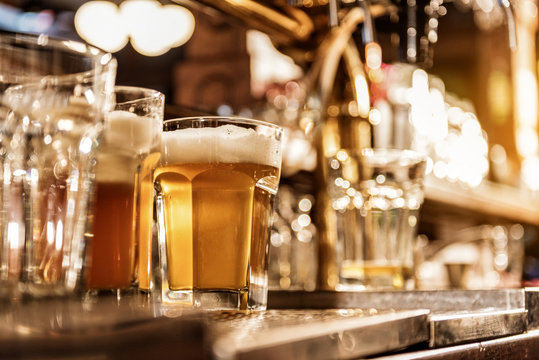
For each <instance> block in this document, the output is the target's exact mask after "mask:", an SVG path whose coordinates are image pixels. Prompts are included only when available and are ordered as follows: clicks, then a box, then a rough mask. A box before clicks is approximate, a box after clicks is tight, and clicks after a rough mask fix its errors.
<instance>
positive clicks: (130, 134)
mask: <svg viewBox="0 0 539 360" xmlns="http://www.w3.org/2000/svg"><path fill="white" fill-rule="evenodd" d="M115 97H116V105H115V107H114V111H112V112H110V113H108V114H106V115H105V127H104V131H103V135H102V137H101V139H100V142H99V148H98V151H97V163H96V168H95V197H94V206H93V211H92V215H91V218H90V221H91V223H92V231H89V232H88V234H87V236H88V237H89V247H88V250H89V251H88V252H87V253H88V257H87V267H86V271H85V279H86V288H87V289H88V290H92V291H94V290H95V291H97V292H102V291H105V292H109V291H128V290H134V289H135V286H136V285H137V283H138V286H139V287H140V288H141V289H144V290H149V289H150V266H151V264H150V254H151V238H152V224H153V211H152V210H153V177H152V175H153V170H154V169H155V166H156V165H157V162H158V161H159V156H160V143H161V129H162V127H163V113H164V105H165V96H164V95H163V94H162V93H160V92H159V91H156V90H152V89H146V88H140V87H133V86H116V87H115Z"/></svg>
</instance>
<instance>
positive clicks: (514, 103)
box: [0, 0, 539, 290]
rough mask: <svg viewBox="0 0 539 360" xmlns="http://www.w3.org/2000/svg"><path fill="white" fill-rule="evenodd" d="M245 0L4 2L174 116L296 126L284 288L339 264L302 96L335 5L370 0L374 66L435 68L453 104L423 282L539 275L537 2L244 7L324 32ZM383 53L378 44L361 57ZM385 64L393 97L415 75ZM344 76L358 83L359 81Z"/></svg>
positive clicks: (287, 195)
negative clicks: (111, 61) (101, 54)
mask: <svg viewBox="0 0 539 360" xmlns="http://www.w3.org/2000/svg"><path fill="white" fill-rule="evenodd" d="M230 3H231V2H230V1H223V2H221V3H220V2H219V1H217V2H215V1H211V0H207V1H188V0H185V1H182V0H178V1H174V2H173V1H164V0H161V1H157V0H125V1H122V0H113V1H82V0H47V1H45V0H43V1H40V0H0V30H1V31H6V32H21V33H45V34H49V35H50V36H54V37H62V38H68V39H77V40H83V41H86V42H89V43H91V44H93V45H95V46H97V47H100V48H103V49H104V50H107V51H110V52H113V53H114V55H115V56H116V58H117V59H118V63H119V66H118V76H117V83H118V84H122V85H137V86H143V87H149V88H153V89H157V90H159V91H161V92H163V93H165V95H166V102H167V107H166V117H168V118H171V117H176V116H184V115H190V114H195V113H210V114H222V115H230V114H236V115H241V116H247V117H255V118H261V119H265V120H269V121H273V122H279V123H281V124H283V125H285V126H286V125H287V124H288V123H290V124H292V123H293V124H294V125H291V126H290V129H291V132H290V133H289V140H290V141H289V145H288V148H287V149H286V150H285V160H284V161H285V164H284V168H283V180H282V186H281V190H280V193H279V203H278V205H277V208H276V219H275V221H274V223H275V225H274V232H273V234H272V243H271V246H272V248H271V259H272V261H271V262H270V281H271V285H272V287H273V288H279V289H306V290H313V289H315V288H317V287H321V288H327V287H331V280H328V278H329V277H331V276H330V275H328V273H330V272H331V270H330V269H329V270H328V265H327V264H325V261H326V260H327V259H325V258H324V256H325V255H324V251H323V241H324V240H323V235H321V233H322V232H323V229H322V230H321V229H320V228H319V226H318V222H317V220H316V213H315V209H316V201H317V198H318V197H317V190H316V187H317V186H316V171H315V170H316V162H317V160H316V154H315V151H313V149H312V144H310V140H309V137H308V136H305V134H307V133H308V131H307V129H308V127H309V125H308V124H307V125H305V124H302V122H301V119H302V115H301V114H300V112H301V109H300V108H299V104H301V103H302V101H303V100H302V99H304V98H305V93H304V91H305V90H304V89H305V87H304V84H305V83H308V78H309V74H310V70H311V65H312V64H313V63H314V64H316V58H317V56H319V55H317V54H319V52H318V50H319V48H320V47H321V44H322V43H323V39H324V38H325V37H326V36H327V33H329V31H330V29H331V27H332V26H335V25H336V24H332V21H334V20H332V18H331V16H332V14H337V13H338V9H337V10H335V9H333V10H332V6H338V7H340V9H341V10H342V9H350V8H351V7H352V6H364V5H365V3H366V4H367V5H366V6H370V9H371V10H372V11H371V15H372V18H371V17H364V19H363V21H362V23H363V25H362V28H361V29H360V30H358V31H356V32H355V33H354V36H356V37H358V39H356V41H357V42H362V41H363V42H366V39H368V38H369V37H373V38H374V39H371V40H375V41H376V43H378V44H379V49H378V51H377V52H375V53H376V54H378V56H381V58H380V59H379V60H380V61H379V64H378V65H375V66H374V67H373V69H375V70H380V69H381V71H386V70H387V71H388V73H389V70H390V69H393V68H389V67H386V66H385V65H386V64H394V63H399V64H407V65H410V66H413V68H412V69H411V70H407V68H404V70H403V72H402V73H403V74H404V73H406V72H407V71H413V70H414V69H422V70H423V71H424V73H422V74H425V76H426V77H427V78H428V86H427V87H426V88H425V89H426V91H427V93H428V96H427V97H426V98H424V101H426V102H427V103H430V104H431V105H432V104H435V103H436V99H437V98H436V94H439V95H440V96H442V98H441V99H442V100H441V106H440V107H439V108H436V107H435V106H434V105H432V106H431V107H429V111H430V112H429V119H430V120H428V119H427V120H428V121H430V122H429V123H428V124H424V125H423V126H422V127H421V128H422V129H430V130H429V131H430V133H426V134H425V136H426V137H427V138H428V140H427V142H426V144H427V145H425V146H427V147H428V148H429V149H430V150H429V151H431V153H430V162H429V169H430V170H429V171H430V174H429V177H428V179H427V182H426V185H425V203H424V205H423V208H422V209H421V214H420V216H419V225H418V233H419V237H418V239H417V242H416V244H415V248H416V252H415V254H416V257H417V259H416V261H415V264H416V265H415V269H414V272H415V277H414V283H413V284H412V285H411V286H412V287H415V288H448V287H460V288H493V287H494V288H495V287H517V286H522V285H534V284H537V282H538V281H539V237H538V236H539V233H538V231H537V230H538V229H539V192H538V191H539V140H538V132H537V131H538V129H537V120H538V102H539V95H538V91H537V75H538V57H537V51H536V44H537V25H538V10H537V3H536V1H534V0H519V1H514V2H513V3H510V2H509V1H507V0H505V1H504V0H500V1H497V0H453V1H447V0H445V1H443V0H432V1H425V0H408V1H389V0H387V1H372V2H371V3H369V2H363V1H345V0H342V1H331V0H330V1H328V0H288V1H286V0H282V1H281V0H276V1H269V0H267V1H243V2H241V1H240V2H238V3H245V4H247V5H249V6H251V5H253V6H255V5H258V6H261V7H265V8H267V9H269V10H272V11H275V12H276V13H277V14H281V15H283V16H282V19H279V18H277V20H275V19H274V20H272V21H275V22H276V23H279V22H281V24H285V23H286V22H287V21H288V22H290V19H296V20H297V19H299V20H298V22H299V23H301V21H302V20H301V19H302V16H307V17H308V19H310V20H309V21H306V23H307V24H309V26H311V27H312V29H310V31H309V29H306V28H305V27H298V28H297V29H296V30H295V31H296V32H295V33H294V32H292V33H290V34H288V33H286V32H281V33H280V32H279V31H274V30H275V29H274V28H272V27H271V25H272V24H273V23H272V22H269V21H268V20H267V19H258V18H256V17H251V18H250V17H249V15H245V13H242V12H241V11H235V10H237V9H235V8H234V7H233V6H232V5H228V4H230ZM232 3H233V2H232ZM227 6H228V7H227ZM269 10H268V11H269ZM332 11H333V12H332ZM369 21H372V24H367V22H369ZM307 27H308V26H307ZM369 28H370V29H371V34H369V32H368V30H369ZM373 29H374V31H372V30H373ZM301 31H306V33H305V34H303V33H301ZM268 34H269V36H268ZM303 35H304V36H303ZM410 39H413V44H414V45H413V46H411V45H410V44H411V43H412V40H410ZM373 42H374V41H373ZM380 50H381V51H380ZM367 55H368V54H367V51H366V50H362V53H361V57H362V58H364V59H368V56H367ZM374 56H375V57H376V55H374ZM375 63H376V61H375ZM367 65H369V62H368V61H367ZM376 74H378V73H377V72H373V73H371V74H369V77H370V82H371V83H372V84H374V85H378V86H373V87H371V88H370V92H371V97H372V98H371V103H374V102H375V101H376V99H377V94H378V95H379V94H382V93H383V94H385V95H383V96H382V95H380V97H388V98H389V97H390V95H387V94H392V92H391V91H392V89H397V90H398V89H400V88H401V87H403V86H405V85H403V84H400V83H399V82H398V81H395V82H389V81H387V82H380V83H377V81H376V76H377V75H376ZM414 74H415V73H414ZM427 74H428V75H427ZM337 78H338V75H337ZM388 78H389V76H386V79H388ZM402 78H403V77H402V76H401V77H400V78H399V79H401V80H402ZM399 81H400V80H399ZM402 81H404V80H402ZM335 84H337V86H339V84H342V86H343V88H346V84H347V81H346V80H344V81H342V80H341V81H340V82H339V81H336V82H335ZM397 85H398V86H397ZM406 86H408V87H410V88H414V86H415V85H413V84H412V83H410V84H408V85H406ZM434 90H436V91H434ZM429 96H432V97H429ZM425 99H426V100H425ZM355 105H356V106H358V107H359V104H355ZM332 109H333V110H335V111H337V113H338V112H339V109H338V108H336V109H335V108H332V107H331V106H328V108H327V111H328V113H329V114H330V115H331V111H332ZM356 112H357V109H356ZM350 113H353V111H352V110H350ZM352 115H353V114H352ZM370 116H371V117H368V116H367V117H368V119H369V121H370V122H371V123H372V122H373V121H376V120H375V119H376V112H375V113H372V114H371V115H370ZM298 119H300V120H298ZM433 119H434V120H433ZM440 119H442V120H443V121H441V120H440ZM440 121H441V122H440ZM298 124H299V125H298ZM298 129H299V130H301V133H300V134H297V136H296V135H294V134H295V133H294V130H298ZM321 254H322V255H321ZM329 267H330V266H329Z"/></svg>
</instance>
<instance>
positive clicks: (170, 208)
mask: <svg viewBox="0 0 539 360" xmlns="http://www.w3.org/2000/svg"><path fill="white" fill-rule="evenodd" d="M281 135H282V130H281V128H279V127H278V126H275V125H272V124H268V123H264V122H260V121H255V120H247V119H238V118H222V117H205V118H185V119H174V120H167V121H165V123H164V128H163V135H162V149H161V161H160V165H159V166H158V168H157V170H156V171H155V175H154V183H155V187H156V191H157V198H156V199H157V202H156V204H157V217H158V223H159V227H158V229H159V247H160V249H161V253H160V259H161V270H162V275H161V276H162V292H161V294H162V299H163V301H164V302H171V303H185V304H187V305H193V306H195V307H200V308H211V309H247V308H249V309H264V308H265V307H266V295H267V274H266V271H267V264H266V261H267V249H268V243H267V242H268V238H269V225H270V219H271V210H272V204H273V198H274V196H275V194H276V192H277V187H278V183H279V177H280V167H281V147H280V141H281Z"/></svg>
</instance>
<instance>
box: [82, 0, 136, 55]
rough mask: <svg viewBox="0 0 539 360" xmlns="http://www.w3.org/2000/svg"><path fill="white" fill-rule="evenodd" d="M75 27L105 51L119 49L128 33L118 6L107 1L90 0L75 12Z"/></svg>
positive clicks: (83, 36)
mask: <svg viewBox="0 0 539 360" xmlns="http://www.w3.org/2000/svg"><path fill="white" fill-rule="evenodd" d="M75 29H76V30H77V33H78V34H79V35H80V37H82V38H83V39H84V40H85V41H87V42H88V43H90V44H92V45H95V46H97V47H99V48H101V49H103V50H105V51H109V52H116V51H119V50H121V49H122V48H123V47H124V46H125V45H126V44H127V41H128V33H127V31H126V28H125V24H124V23H123V18H122V15H121V14H120V11H119V9H118V7H117V6H116V5H115V4H114V3H112V2H109V1H90V2H87V3H85V4H83V5H82V6H81V7H80V8H79V10H78V11H77V13H76V14H75Z"/></svg>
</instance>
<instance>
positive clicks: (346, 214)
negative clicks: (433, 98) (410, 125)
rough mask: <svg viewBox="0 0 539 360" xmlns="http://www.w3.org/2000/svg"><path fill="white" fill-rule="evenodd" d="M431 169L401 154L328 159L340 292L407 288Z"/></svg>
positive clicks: (375, 152) (344, 154)
mask: <svg viewBox="0 0 539 360" xmlns="http://www.w3.org/2000/svg"><path fill="white" fill-rule="evenodd" d="M425 164H426V161H425V157H424V156H422V155H420V154H419V153H417V152H414V151H411V150H396V149H372V148H366V149H362V150H356V151H344V150H340V151H338V152H337V154H336V155H335V157H332V158H329V159H328V177H329V178H328V184H329V185H328V191H329V197H330V202H331V206H332V208H333V210H334V211H335V218H336V222H337V229H338V230H337V231H338V241H337V257H338V269H339V283H338V286H337V290H365V289H368V290H382V289H385V290H389V289H403V288H404V286H405V284H404V283H405V280H406V279H407V278H408V277H410V276H411V274H412V271H413V265H414V263H413V244H414V239H415V236H416V233H417V223H418V217H419V210H420V207H421V204H422V202H423V179H424V176H425Z"/></svg>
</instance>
